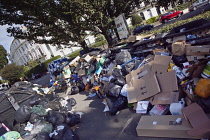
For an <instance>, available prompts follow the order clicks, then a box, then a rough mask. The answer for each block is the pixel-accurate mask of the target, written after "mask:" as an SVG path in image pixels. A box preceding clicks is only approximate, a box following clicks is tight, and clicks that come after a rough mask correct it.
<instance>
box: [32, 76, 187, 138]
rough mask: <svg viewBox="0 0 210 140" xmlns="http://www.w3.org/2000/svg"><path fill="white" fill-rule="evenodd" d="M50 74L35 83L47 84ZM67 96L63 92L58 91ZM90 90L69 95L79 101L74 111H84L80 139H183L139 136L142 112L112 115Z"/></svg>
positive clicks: (78, 132) (130, 109) (78, 129)
mask: <svg viewBox="0 0 210 140" xmlns="http://www.w3.org/2000/svg"><path fill="white" fill-rule="evenodd" d="M49 79H50V77H49V75H45V76H43V77H42V78H39V79H36V80H35V81H33V83H36V84H40V85H46V82H47V81H48V82H49ZM58 94H59V95H60V96H61V97H65V96H67V95H64V94H63V93H58ZM88 95H89V93H88V92H82V93H78V94H75V95H68V97H69V98H74V99H75V100H76V101H77V104H76V106H74V107H73V111H74V112H83V113H84V114H83V115H82V118H81V123H80V124H78V126H77V128H76V130H75V133H76V134H77V135H78V136H79V138H80V140H129V139H130V140H182V139H176V138H154V137H138V136H137V133H136V126H137V124H138V122H139V119H140V118H141V114H137V113H135V111H134V110H133V109H132V108H127V109H124V110H122V111H120V113H119V114H118V115H116V116H111V115H110V114H109V113H108V112H106V113H105V112H103V110H104V108H105V105H104V104H103V103H102V102H103V99H99V98H98V97H97V96H94V97H89V96H88ZM185 140H187V139H185Z"/></svg>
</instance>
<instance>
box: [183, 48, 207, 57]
mask: <svg viewBox="0 0 210 140" xmlns="http://www.w3.org/2000/svg"><path fill="white" fill-rule="evenodd" d="M208 54H210V45H200V46H191V47H189V46H188V47H186V55H193V56H199V55H208Z"/></svg>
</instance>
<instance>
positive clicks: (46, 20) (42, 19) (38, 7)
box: [0, 0, 140, 48]
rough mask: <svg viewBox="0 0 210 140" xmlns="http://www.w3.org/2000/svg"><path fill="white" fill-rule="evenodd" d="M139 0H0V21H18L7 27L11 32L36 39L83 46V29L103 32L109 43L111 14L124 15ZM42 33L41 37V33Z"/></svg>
mask: <svg viewBox="0 0 210 140" xmlns="http://www.w3.org/2000/svg"><path fill="white" fill-rule="evenodd" d="M139 2H140V1H139V0H94V1H93V0H76V1H75V0H21V1H17V0H9V1H8V0H2V1H1V4H0V9H1V12H0V23H1V24H2V25H5V24H9V25H13V24H22V25H24V26H25V27H27V31H26V32H23V31H22V29H20V28H18V27H12V28H9V29H8V32H9V33H10V34H11V36H15V37H17V38H22V39H28V40H34V41H36V42H38V43H49V44H65V45H68V44H70V42H69V41H72V42H78V43H79V44H81V46H82V47H83V48H84V47H85V45H86V44H85V41H84V38H85V36H86V35H87V32H86V31H90V32H91V33H92V34H95V35H96V34H103V35H104V37H105V38H106V40H107V42H108V43H109V45H112V39H111V37H110V36H109V29H113V28H114V27H115V25H114V24H113V20H114V18H116V17H117V16H119V15H120V14H121V13H125V16H128V15H129V13H130V12H131V11H132V9H133V8H134V7H136V5H138V4H139ZM43 36H45V37H43Z"/></svg>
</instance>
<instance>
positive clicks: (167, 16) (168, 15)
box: [160, 11, 183, 23]
mask: <svg viewBox="0 0 210 140" xmlns="http://www.w3.org/2000/svg"><path fill="white" fill-rule="evenodd" d="M182 15H183V11H171V12H168V13H165V14H163V15H162V16H161V17H160V22H161V23H166V22H168V21H169V20H170V19H172V18H176V17H180V16H182Z"/></svg>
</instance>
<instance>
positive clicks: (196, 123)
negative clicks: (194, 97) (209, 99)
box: [182, 103, 210, 136]
mask: <svg viewBox="0 0 210 140" xmlns="http://www.w3.org/2000/svg"><path fill="white" fill-rule="evenodd" d="M182 113H183V115H184V116H185V118H186V119H188V120H189V122H190V124H191V125H192V126H193V129H191V130H190V131H188V134H189V135H192V136H203V135H205V134H206V133H209V132H210V120H209V118H208V117H207V115H206V114H205V113H204V111H203V109H202V108H201V107H200V106H199V105H198V104H197V103H193V104H191V105H189V106H187V107H185V108H183V109H182Z"/></svg>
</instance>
